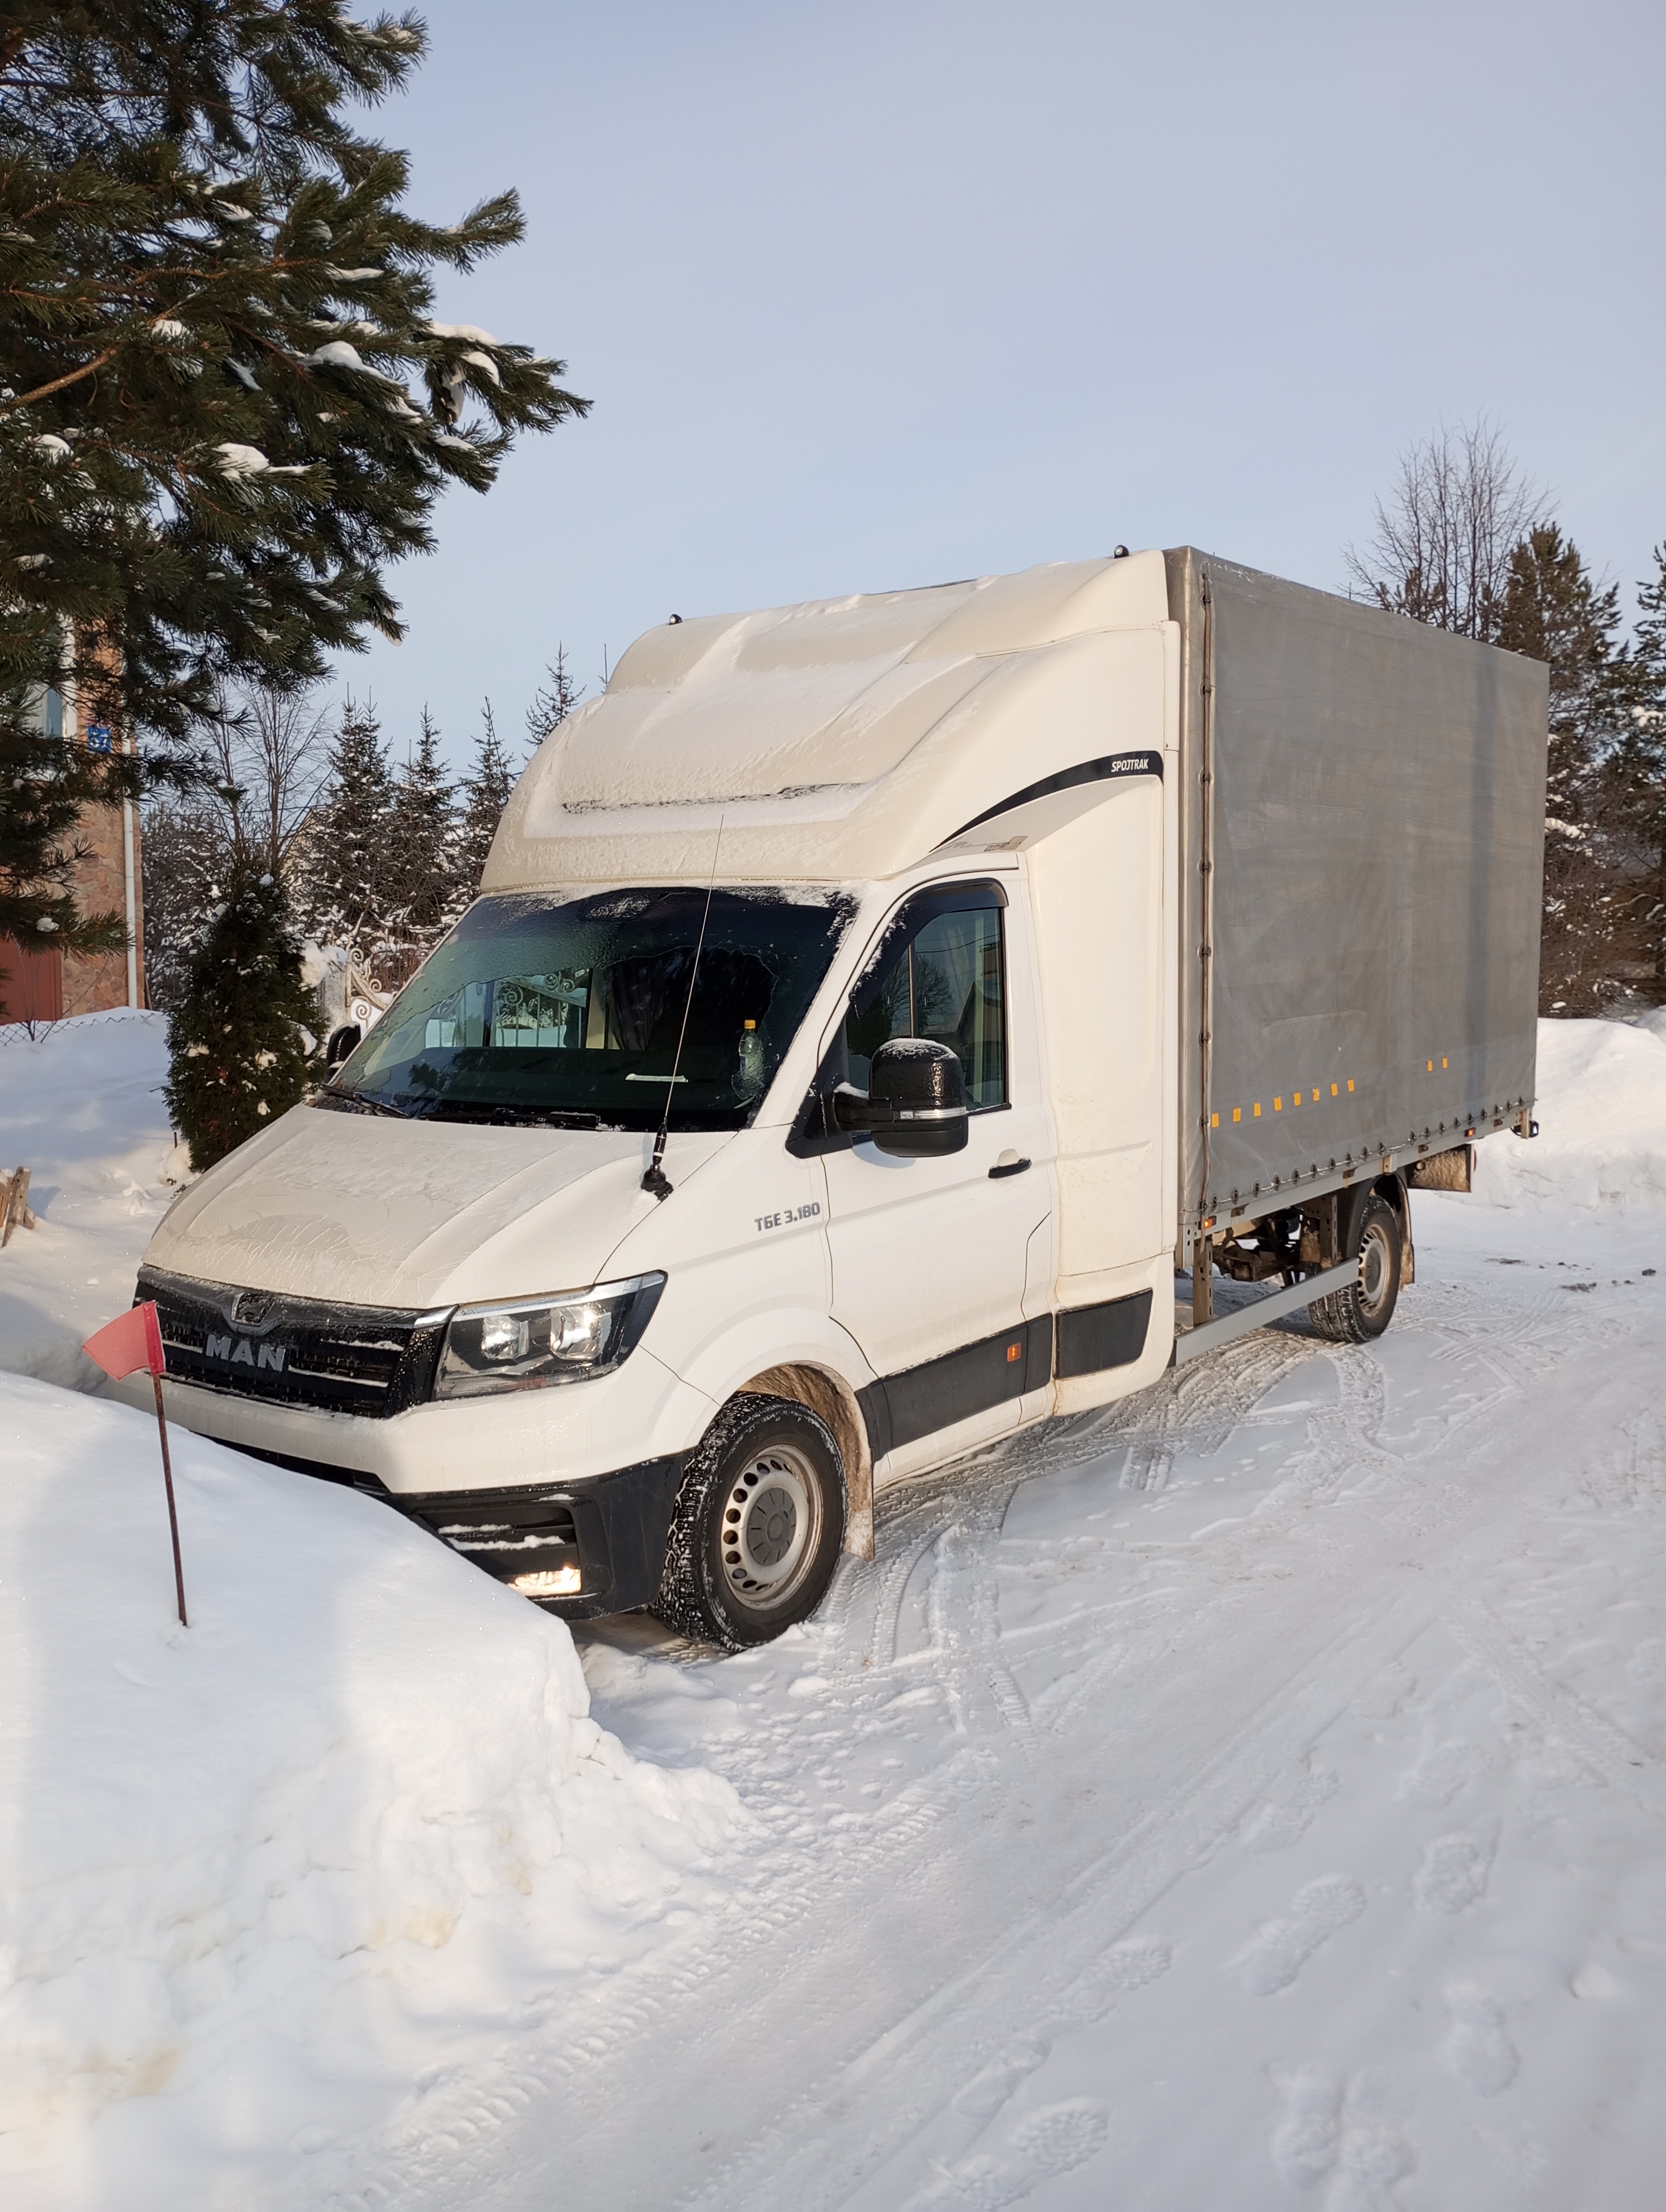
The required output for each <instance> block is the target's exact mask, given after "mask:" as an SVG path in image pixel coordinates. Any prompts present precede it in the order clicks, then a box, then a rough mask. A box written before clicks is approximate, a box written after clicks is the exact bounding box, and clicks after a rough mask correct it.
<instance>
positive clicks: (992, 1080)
mask: <svg viewBox="0 0 1666 2212" xmlns="http://www.w3.org/2000/svg"><path fill="white" fill-rule="evenodd" d="M963 898H964V903H963V902H962V900H963ZM999 900H1000V894H999V893H998V892H995V891H993V890H982V887H981V886H979V885H976V884H973V885H968V886H967V887H966V889H965V891H964V893H962V891H961V887H960V886H959V885H956V886H954V887H953V889H952V890H949V889H947V888H945V890H940V891H931V892H927V893H926V894H925V895H924V896H923V897H921V898H919V899H916V900H914V901H912V902H910V903H909V906H907V907H905V908H903V912H902V914H901V915H899V916H898V917H897V921H896V922H895V923H893V925H892V926H891V929H890V930H889V931H888V932H887V933H886V936H885V943H884V945H882V946H881V948H880V951H879V957H878V959H877V960H876V961H875V963H874V964H873V968H872V969H870V970H869V972H868V973H867V974H866V975H865V976H864V977H863V978H862V980H861V981H860V983H859V984H858V985H857V987H856V988H855V990H854V992H853V994H851V1000H850V1012H849V1013H848V1015H847V1016H846V1018H845V1025H844V1047H845V1055H846V1058H847V1060H848V1066H849V1070H850V1076H849V1079H850V1081H851V1082H852V1083H853V1084H854V1085H855V1086H856V1088H857V1089H858V1090H859V1091H866V1088H867V1085H868V1071H869V1067H870V1065H871V1063H872V1061H873V1055H874V1054H875V1053H876V1052H877V1051H878V1050H879V1047H880V1046H881V1045H882V1044H885V1043H888V1042H890V1040H891V1038H892V1037H899V1036H919V1037H930V1038H932V1039H933V1041H934V1042H936V1043H938V1044H945V1045H947V1046H948V1047H949V1048H950V1049H951V1051H952V1052H954V1053H957V1054H958V1055H959V1058H960V1064H961V1066H962V1067H963V1068H964V1071H965V1079H966V1103H967V1104H968V1105H969V1106H970V1107H971V1108H972V1109H973V1110H974V1111H975V1112H976V1109H978V1108H979V1107H984V1106H1004V1105H1005V1104H1006V957H1005V942H1004V934H1003V930H1002V921H1003V915H1002V910H1001V907H1000V903H999Z"/></svg>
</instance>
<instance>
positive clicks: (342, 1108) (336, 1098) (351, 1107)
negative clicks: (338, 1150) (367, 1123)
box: [313, 1083, 415, 1121]
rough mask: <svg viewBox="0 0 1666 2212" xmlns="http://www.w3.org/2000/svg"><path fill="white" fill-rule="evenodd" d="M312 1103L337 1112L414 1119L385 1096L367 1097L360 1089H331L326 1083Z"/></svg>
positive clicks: (396, 1119)
mask: <svg viewBox="0 0 1666 2212" xmlns="http://www.w3.org/2000/svg"><path fill="white" fill-rule="evenodd" d="M313 1104H314V1105H315V1106H327V1107H329V1108H331V1109H332V1110H333V1111H334V1112H335V1113H337V1114H391V1115H392V1116H393V1118H394V1120H395V1121H412V1120H414V1119H415V1116H414V1115H410V1114H407V1113H406V1111H405V1109H404V1107H403V1106H392V1105H390V1104H389V1103H388V1102H387V1100H386V1099H385V1098H367V1097H365V1095H364V1093H363V1091H333V1090H331V1087H330V1085H328V1084H327V1083H326V1084H325V1085H324V1087H323V1089H322V1090H321V1091H318V1092H317V1093H316V1094H315V1095H314V1097H313Z"/></svg>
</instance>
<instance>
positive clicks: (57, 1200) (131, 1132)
mask: <svg viewBox="0 0 1666 2212" xmlns="http://www.w3.org/2000/svg"><path fill="white" fill-rule="evenodd" d="M166 1078H167V1016H166V1015H164V1014H147V1013H132V1012H128V1011H127V1010H126V1009H125V1007H124V1008H121V1009H119V1010H117V1011H115V1012H110V1013H105V1014H77V1015H76V1016H75V1017H74V1018H73V1019H72V1020H70V1021H67V1022H58V1023H55V1024H53V1025H52V1028H51V1029H49V1030H45V1031H43V1032H42V1034H41V1035H40V1036H38V1037H30V1036H27V1034H26V1032H25V1031H24V1030H23V1029H22V1028H21V1026H20V1025H19V1024H15V1023H13V1024H6V1025H4V1026H0V1168H5V1169H10V1168H15V1167H18V1166H23V1167H27V1168H28V1169H29V1170H30V1171H31V1177H32V1180H31V1182H30V1184H29V1203H30V1205H31V1206H33V1209H34V1211H35V1213H36V1214H37V1215H38V1217H39V1218H40V1227H39V1228H38V1229H35V1230H32V1231H31V1230H23V1229H17V1230H14V1231H13V1232H12V1240H11V1242H10V1243H9V1244H8V1245H7V1247H6V1248H5V1251H4V1253H3V1254H0V1368H9V1369H10V1370H12V1371H13V1372H14V1373H15V1374H20V1375H39V1376H42V1377H44V1378H45V1379H46V1381H47V1382H51V1383H68V1384H70V1386H72V1387H73V1388H76V1389H83V1390H92V1389H99V1388H100V1385H101V1378H100V1375H99V1371H98V1370H97V1369H96V1368H95V1367H94V1365H93V1363H92V1361H91V1360H90V1359H87V1358H83V1357H82V1351H81V1346H82V1343H83V1342H84V1341H85V1340H86V1339H87V1338H88V1337H89V1336H90V1335H91V1334H92V1333H93V1331H94V1329H95V1328H98V1327H99V1325H100V1322H106V1321H111V1320H112V1319H113V1318H114V1317H115V1316H116V1315H117V1314H119V1312H120V1311H121V1310H122V1309H123V1308H124V1307H125V1305H127V1304H129V1303H130V1302H131V1298H132V1296H133V1277H134V1274H135V1273H136V1272H137V1267H138V1264H139V1255H140V1254H141V1253H142V1252H143V1249H144V1248H145V1246H146V1244H147V1243H149V1237H150V1232H151V1231H152V1230H153V1229H154V1228H155V1225H156V1224H157V1223H158V1222H159V1221H160V1220H161V1218H162V1215H163V1214H164V1213H165V1212H167V1206H168V1202H169V1200H171V1199H172V1198H173V1194H174V1191H175V1189H176V1188H178V1183H177V1181H173V1180H169V1178H177V1177H178V1176H179V1173H180V1166H179V1163H180V1161H181V1159H182V1158H183V1157H184V1155H183V1154H182V1153H181V1152H179V1149H178V1147H177V1146H175V1144H174V1140H173V1131H172V1129H171V1128H170V1127H168V1120H167V1107H166V1106H165V1105H164V1104H163V1103H162V1091H161V1087H162V1084H163V1082H164V1081H165V1079H166Z"/></svg>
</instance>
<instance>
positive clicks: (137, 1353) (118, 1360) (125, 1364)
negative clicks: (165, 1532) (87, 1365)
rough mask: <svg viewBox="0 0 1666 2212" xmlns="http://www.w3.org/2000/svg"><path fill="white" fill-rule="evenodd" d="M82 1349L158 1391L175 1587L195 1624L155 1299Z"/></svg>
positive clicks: (116, 1373)
mask: <svg viewBox="0 0 1666 2212" xmlns="http://www.w3.org/2000/svg"><path fill="white" fill-rule="evenodd" d="M81 1348H82V1351H83V1352H85V1353H86V1354H87V1356H88V1358H89V1359H95V1360H97V1362H98V1364H99V1365H100V1367H101V1368H102V1369H103V1370H104V1371H105V1373H106V1375H108V1376H110V1377H111V1378H112V1381H114V1382H117V1383H119V1382H120V1381H121V1380H122V1378H123V1376H127V1375H137V1373H138V1372H139V1370H140V1369H141V1368H143V1369H144V1370H146V1372H147V1373H148V1374H149V1376H150V1387H151V1389H153V1390H154V1391H155V1394H156V1433H157V1435H158V1436H159V1437H161V1444H162V1480H163V1482H164V1483H165V1484H166V1486H167V1525H168V1528H169V1529H170V1531H171V1532H172V1534H173V1587H174V1589H175V1591H176V1592H177V1593H178V1595H179V1626H180V1627H181V1628H188V1627H189V1626H191V1624H190V1622H189V1621H188V1620H186V1619H185V1570H184V1568H183V1567H182V1566H181V1565H180V1564H179V1513H178V1511H177V1510H175V1507H174V1504H173V1468H172V1466H171V1465H170V1463H169V1461H168V1456H167V1415H166V1414H165V1413H163V1411H162V1376H163V1375H164V1374H165V1373H166V1372H167V1361H166V1359H165V1358H164V1355H163V1352H162V1329H161V1322H159V1321H158V1320H157V1318H156V1308H155V1302H154V1301H153V1300H150V1299H147V1300H146V1301H145V1303H144V1304H143V1305H137V1306H130V1307H129V1308H128V1310H127V1311H126V1312H125V1314H123V1315H122V1316H121V1318H120V1319H119V1321H112V1322H107V1323H106V1326H105V1327H104V1328H101V1329H100V1330H99V1331H98V1332H97V1334H95V1335H93V1336H89V1337H88V1340H87V1341H86V1343H85V1344H83V1345H82V1347H81Z"/></svg>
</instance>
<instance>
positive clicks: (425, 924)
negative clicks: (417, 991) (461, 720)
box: [391, 707, 457, 952]
mask: <svg viewBox="0 0 1666 2212" xmlns="http://www.w3.org/2000/svg"><path fill="white" fill-rule="evenodd" d="M455 800H456V787H455V786H454V785H453V784H451V783H448V782H447V780H446V775H445V769H444V767H443V765H442V763H441V759H440V732H439V729H438V727H437V726H436V725H435V720H434V717H433V716H432V715H431V714H429V710H428V708H426V707H424V708H423V720H422V728H421V732H420V733H419V735H418V737H417V750H416V751H415V752H414V753H413V754H412V755H411V757H410V758H409V759H408V760H407V761H406V763H405V765H404V768H403V769H401V771H400V774H399V780H398V787H397V788H396V790H395V792H394V794H393V810H392V855H391V873H392V879H393V886H394V896H395V898H396V900H397V902H398V908H399V910H400V913H401V914H402V915H403V918H404V928H405V930H406V932H407V933H408V935H409V937H410V944H411V947H412V949H413V950H415V951H419V952H426V951H429V948H430V947H431V946H432V945H434V943H435V940H436V939H437V938H438V937H439V935H440V933H441V931H442V930H443V928H444V927H445V926H446V922H447V916H448V915H449V912H450V909H451V906H452V890H453V880H454V876H455V858H454V854H453V844H454V842H455V838H456V831H457V808H456V805H455Z"/></svg>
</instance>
